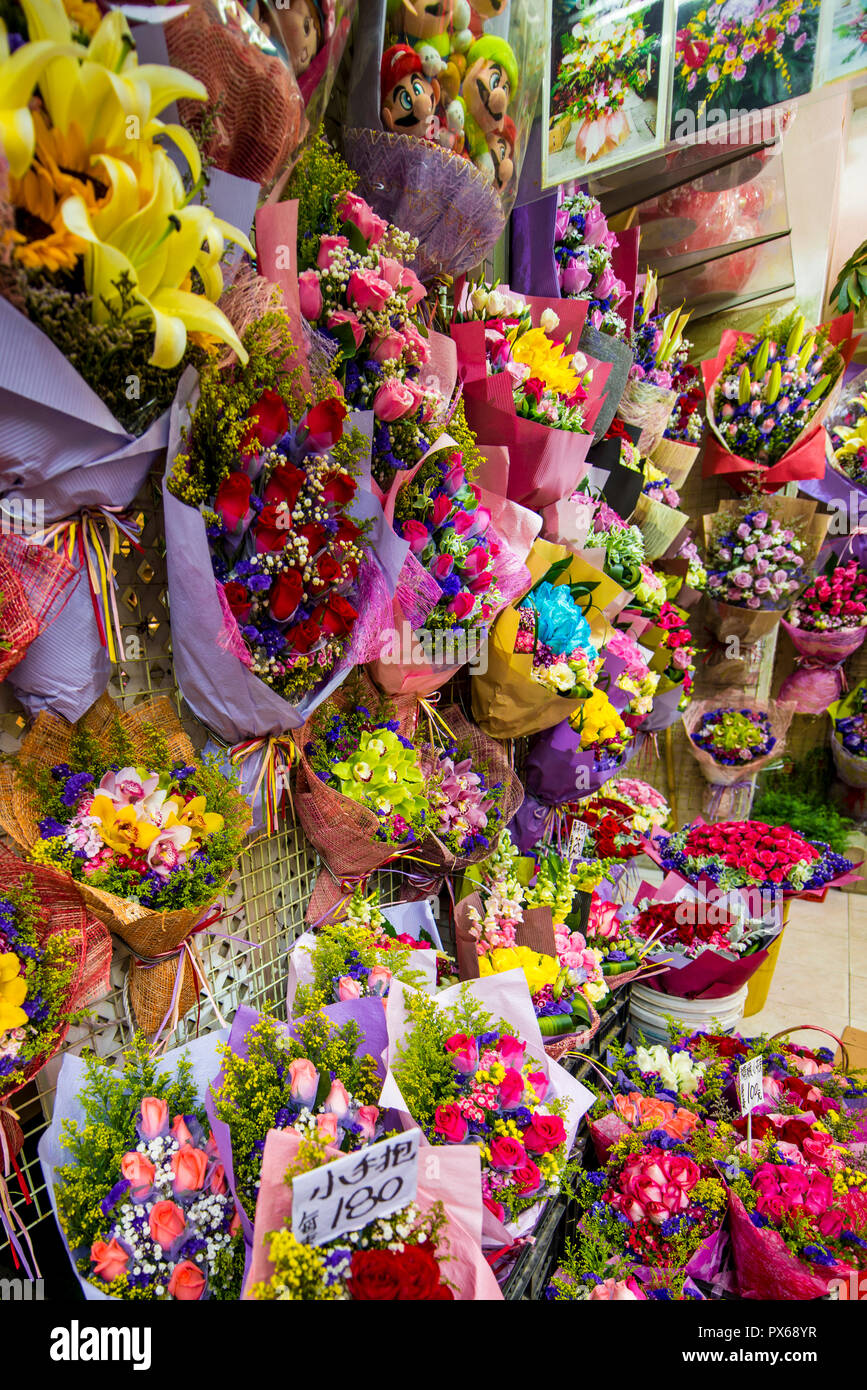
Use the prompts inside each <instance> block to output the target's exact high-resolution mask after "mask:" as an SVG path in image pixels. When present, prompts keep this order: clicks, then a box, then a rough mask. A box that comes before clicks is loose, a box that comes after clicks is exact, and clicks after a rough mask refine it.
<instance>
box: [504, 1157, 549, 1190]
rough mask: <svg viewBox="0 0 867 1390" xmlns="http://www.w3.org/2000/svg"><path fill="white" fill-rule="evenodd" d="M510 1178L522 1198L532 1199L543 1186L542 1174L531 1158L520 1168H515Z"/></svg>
mask: <svg viewBox="0 0 867 1390" xmlns="http://www.w3.org/2000/svg"><path fill="white" fill-rule="evenodd" d="M509 1176H510V1177H511V1179H512V1183H513V1185H514V1188H515V1191H516V1192H517V1193H518V1195H519V1196H520V1197H532V1195H533V1193H534V1192H538V1191H539V1188H540V1187H541V1186H542V1174H541V1173H540V1172H539V1169H538V1168H537V1167H536V1165H535V1163H534V1162H533V1160H532V1159H531V1158H528V1159H527V1162H526V1163H525V1164H523V1165H522V1166H521V1167H520V1168H513V1169H512V1172H511V1174H510V1175H509Z"/></svg>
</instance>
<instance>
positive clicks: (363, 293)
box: [346, 270, 391, 314]
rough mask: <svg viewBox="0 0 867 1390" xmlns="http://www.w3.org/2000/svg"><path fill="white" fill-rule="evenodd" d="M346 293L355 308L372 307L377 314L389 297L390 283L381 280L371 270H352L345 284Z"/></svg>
mask: <svg viewBox="0 0 867 1390" xmlns="http://www.w3.org/2000/svg"><path fill="white" fill-rule="evenodd" d="M346 294H347V297H348V298H349V300H350V302H351V303H352V304H355V305H356V306H357V308H359V309H361V310H364V309H372V310H373V311H374V313H377V314H378V313H379V311H380V309H384V308H385V306H386V304H387V303H388V301H389V299H390V298H391V285H390V284H389V283H388V281H387V280H381V279H380V277H379V276H378V275H374V273H373V271H372V270H353V272H352V274H351V275H350V277H349V284H348V285H347V286H346Z"/></svg>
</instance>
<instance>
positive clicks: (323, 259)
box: [299, 236, 349, 278]
mask: <svg viewBox="0 0 867 1390" xmlns="http://www.w3.org/2000/svg"><path fill="white" fill-rule="evenodd" d="M348 245H349V239H348V238H347V237H345V236H324V237H322V238H321V240H320V242H319V254H318V255H317V257H316V264H317V265H318V266H319V269H320V270H327V269H328V267H329V266H330V264H331V257H332V255H333V254H334V252H335V251H340V250H341V249H342V248H343V247H346V246H348ZM299 278H300V277H299Z"/></svg>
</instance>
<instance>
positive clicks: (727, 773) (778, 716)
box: [683, 686, 796, 787]
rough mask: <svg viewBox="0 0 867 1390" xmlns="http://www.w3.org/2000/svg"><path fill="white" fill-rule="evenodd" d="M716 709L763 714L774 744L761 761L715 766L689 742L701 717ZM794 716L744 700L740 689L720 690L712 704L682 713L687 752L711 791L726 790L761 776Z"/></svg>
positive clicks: (699, 703)
mask: <svg viewBox="0 0 867 1390" xmlns="http://www.w3.org/2000/svg"><path fill="white" fill-rule="evenodd" d="M718 709H736V710H741V709H748V710H749V711H750V712H751V713H752V714H766V715H767V716H768V721H769V723H770V726H771V735H772V736H773V737H774V738H775V739H776V740H777V741H776V743H775V744H774V746H773V748H772V749H771V751H770V752H769V753H766V754H764V756H763V757H760V758H753V759H752V761H751V762H748V763H737V764H735V765H732V766H729V765H728V764H726V763H719V762H717V760H716V758H714V756H713V754H712V753H709V752H708V751H707V750H706V749H704V748H699V747H698V745H697V744H696V743H694V742H693V737H692V736H693V734H694V733H695V730H696V729H697V728H698V726H699V724H700V723H701V721H702V718H703V717H704V715H706V714H710V713H712V712H713V711H714V710H718ZM795 712H796V711H795V707H794V705H790V704H783V703H781V702H780V701H779V700H775V701H768V700H757V699H755V698H754V697H753V696H752V695H749V696H747V695H745V694H744V691H743V688H742V687H740V686H734V687H731V688H729V689H727V690H725V689H724V690H720V692H719V694H717V695H714V697H713V699H712V700H694V701H693V702H692V704H691V705H690V706H689V707H688V709H687V710H686V712H685V713H684V716H683V728H684V732H685V734H686V738H687V743H688V744H689V751H690V753H691V754H692V756H693V757H694V758H695V760H696V762H697V763H698V765H699V767H700V768H701V773H702V776H703V777H704V779H705V781H706V782H710V783H711V785H712V786H715V787H730V786H732V785H733V784H734V783H736V782H743V781H745V780H746V779H747V778H749V777H753V776H754V775H755V774H756V773H757V772H761V771H762V769H763V768H765V767H767V765H768V763H770V762H773V761H774V759H775V758H778V757H779V756H780V754H781V753H782V751H783V749H784V747H785V744H786V734H787V733H788V729H789V725H790V724H791V722H792V719H793V717H794V715H795Z"/></svg>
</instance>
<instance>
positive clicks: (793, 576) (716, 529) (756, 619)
mask: <svg viewBox="0 0 867 1390" xmlns="http://www.w3.org/2000/svg"><path fill="white" fill-rule="evenodd" d="M817 505H818V504H817V503H815V502H809V501H806V500H805V499H802V498H795V497H775V498H771V499H767V501H763V502H762V503H761V504H759V505H758V506H757V505H755V503H754V501H753V500H750V499H748V500H746V501H742V502H739V501H733V502H721V503H720V506H719V510H718V511H717V512H716V513H714V515H713V516H709V515H705V516H704V517H702V525H703V528H704V539H705V549H706V561H705V564H706V567H707V594H708V597H709V599H710V600H711V611H710V621H711V625H712V627H713V629H714V631H715V632H717V633H718V635H719V636H720V637H730V636H736V637H738V638H740V640H741V641H743V642H747V643H749V644H753V643H755V642H757V641H759V640H760V639H761V638H762V637H765V636H767V634H768V633H769V632H772V631H773V629H774V628H775V627H776V625H777V623H778V622H779V621H780V618H781V617H782V615H783V613H784V612H785V610H786V608H787V607H788V606H789V603H790V602H791V600H792V599H793V598H794V596H795V595H796V594H797V593H798V592H799V591H800V589H801V588H802V587H803V586H804V583H805V581H806V578H807V571H808V570H809V567H810V566H811V565H812V563H813V562H814V561H815V558H816V556H817V555H818V553H819V549H820V547H821V545H822V542H823V540H824V538H825V532H826V530H827V526H828V517H826V516H820V515H819V514H818V512H817Z"/></svg>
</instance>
